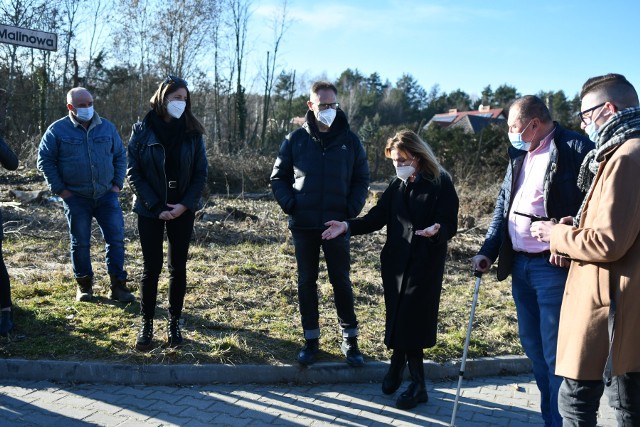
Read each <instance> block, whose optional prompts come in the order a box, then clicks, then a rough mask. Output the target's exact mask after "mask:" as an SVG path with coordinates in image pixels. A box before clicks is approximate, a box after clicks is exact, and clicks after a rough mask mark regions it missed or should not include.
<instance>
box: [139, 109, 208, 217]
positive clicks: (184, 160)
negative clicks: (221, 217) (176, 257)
mask: <svg viewBox="0 0 640 427" xmlns="http://www.w3.org/2000/svg"><path fill="white" fill-rule="evenodd" d="M164 164H165V149H164V147H163V146H162V144H160V141H158V138H157V137H156V135H155V133H154V132H153V130H152V129H151V127H150V126H149V123H148V118H147V117H145V119H144V120H143V121H142V122H138V123H136V124H134V125H133V129H132V132H131V138H130V139H129V145H128V154H127V180H128V181H129V184H130V185H131V188H133V191H134V193H135V195H136V197H135V201H134V205H133V211H134V212H135V213H137V214H139V215H143V216H147V217H151V218H157V217H158V215H160V213H161V212H162V211H163V210H166V209H167V208H166V203H167V186H168V183H167V178H166V175H165V170H164ZM207 170H208V163H207V156H206V153H205V148H204V141H203V138H202V135H198V134H193V135H192V136H188V137H187V139H186V140H185V142H183V143H182V144H181V156H180V172H179V178H178V183H177V185H178V191H179V194H180V197H181V200H180V204H182V205H184V206H186V207H187V209H190V210H191V211H193V212H195V211H197V210H198V209H201V208H202V200H201V196H202V190H203V189H204V186H205V183H206V182H207Z"/></svg>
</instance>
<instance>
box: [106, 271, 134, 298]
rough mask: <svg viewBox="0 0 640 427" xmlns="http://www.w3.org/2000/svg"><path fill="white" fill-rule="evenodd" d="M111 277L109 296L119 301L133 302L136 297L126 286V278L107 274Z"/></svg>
mask: <svg viewBox="0 0 640 427" xmlns="http://www.w3.org/2000/svg"><path fill="white" fill-rule="evenodd" d="M109 277H110V278H111V295H110V296H109V298H111V299H112V300H116V301H119V302H133V301H135V300H136V297H134V296H133V294H132V293H131V292H130V291H129V289H128V288H127V280H126V279H118V278H117V277H116V276H109Z"/></svg>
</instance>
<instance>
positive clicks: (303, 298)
mask: <svg viewBox="0 0 640 427" xmlns="http://www.w3.org/2000/svg"><path fill="white" fill-rule="evenodd" d="M291 234H292V235H293V245H294V246H295V250H296V262H297V263H298V301H299V304H300V315H301V317H302V329H303V330H304V337H305V338H306V339H313V338H318V337H319V336H320V323H319V317H320V316H319V313H318V284H317V280H318V269H319V263H320V248H322V251H323V253H324V258H325V261H326V263H327V272H328V274H329V282H331V285H332V286H333V297H334V301H335V304H336V311H337V312H338V321H339V322H340V328H341V329H342V335H343V336H344V337H355V336H357V335H358V321H357V320H356V313H355V311H354V308H353V290H352V289H351V280H349V270H350V268H351V256H350V254H349V236H348V235H345V234H343V235H341V236H338V237H336V238H335V239H331V240H322V237H321V234H322V230H319V231H299V230H292V231H291Z"/></svg>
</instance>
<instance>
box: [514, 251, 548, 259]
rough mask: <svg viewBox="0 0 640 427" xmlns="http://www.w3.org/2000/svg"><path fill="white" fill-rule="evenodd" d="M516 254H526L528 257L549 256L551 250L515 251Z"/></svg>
mask: <svg viewBox="0 0 640 427" xmlns="http://www.w3.org/2000/svg"><path fill="white" fill-rule="evenodd" d="M515 253H516V255H522V256H526V257H527V258H549V256H551V251H542V252H535V253H532V252H520V251H515Z"/></svg>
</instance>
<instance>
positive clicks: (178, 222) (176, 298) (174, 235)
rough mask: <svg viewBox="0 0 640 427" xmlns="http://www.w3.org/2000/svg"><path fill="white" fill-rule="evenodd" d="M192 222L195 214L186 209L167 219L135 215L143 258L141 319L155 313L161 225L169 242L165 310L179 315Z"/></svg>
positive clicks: (161, 239) (184, 287) (160, 255)
mask: <svg viewBox="0 0 640 427" xmlns="http://www.w3.org/2000/svg"><path fill="white" fill-rule="evenodd" d="M194 221H195V214H194V213H193V212H191V211H186V212H185V213H183V214H182V215H180V216H179V217H178V218H176V219H173V220H171V221H163V220H161V219H157V218H149V217H145V216H142V215H138V232H139V233H140V246H141V247H142V257H143V271H142V280H141V283H140V301H141V303H140V311H141V314H142V317H144V318H145V319H152V318H153V317H154V316H155V311H156V298H157V296H158V278H159V277H160V272H161V271H162V264H163V261H164V256H163V251H162V245H163V242H164V230H165V227H166V229H167V240H168V241H169V244H168V250H167V258H168V263H167V266H168V268H169V313H170V314H171V316H173V317H180V314H181V313H182V306H183V303H184V295H185V293H186V291H187V255H188V252H189V243H190V242H191V234H192V233H193V223H194Z"/></svg>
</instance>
